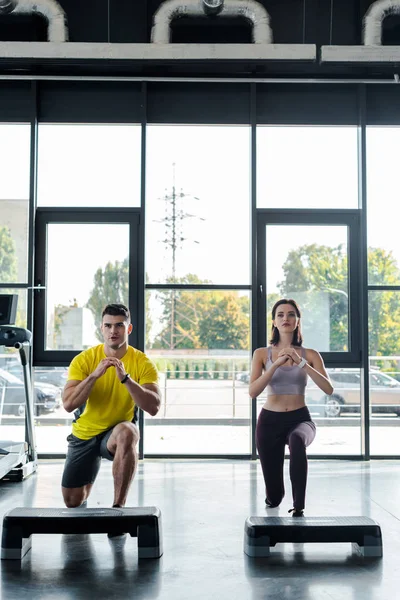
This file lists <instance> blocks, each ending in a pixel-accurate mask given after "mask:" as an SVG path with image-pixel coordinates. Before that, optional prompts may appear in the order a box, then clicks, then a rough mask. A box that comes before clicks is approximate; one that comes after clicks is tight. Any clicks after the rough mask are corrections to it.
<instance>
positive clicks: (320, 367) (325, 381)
mask: <svg viewBox="0 0 400 600" xmlns="http://www.w3.org/2000/svg"><path fill="white" fill-rule="evenodd" d="M306 354H307V363H306V365H304V367H303V368H304V369H305V370H306V372H307V375H309V376H310V377H311V379H312V380H313V382H314V383H315V384H316V385H317V386H318V387H319V388H320V390H322V391H323V392H325V394H327V395H328V396H330V395H331V394H333V386H332V384H331V381H330V379H329V375H328V373H327V372H326V369H325V365H324V361H323V360H322V357H321V355H320V354H319V352H317V351H316V350H307V351H306Z"/></svg>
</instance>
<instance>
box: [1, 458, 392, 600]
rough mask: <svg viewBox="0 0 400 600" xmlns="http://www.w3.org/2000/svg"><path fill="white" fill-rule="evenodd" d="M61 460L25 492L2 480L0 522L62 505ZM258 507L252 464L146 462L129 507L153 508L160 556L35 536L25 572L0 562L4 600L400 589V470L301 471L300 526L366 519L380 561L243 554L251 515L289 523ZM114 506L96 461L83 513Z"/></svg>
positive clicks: (128, 545) (337, 594) (296, 599)
mask: <svg viewBox="0 0 400 600" xmlns="http://www.w3.org/2000/svg"><path fill="white" fill-rule="evenodd" d="M62 468H63V461H61V460H54V461H41V462H40V466H39V471H38V472H37V474H36V475H34V476H32V477H31V478H29V479H27V480H26V481H24V482H22V483H6V482H0V488H1V499H0V508H1V512H0V514H4V513H5V512H6V511H7V510H9V509H11V508H14V507H17V506H36V507H61V506H62V500H61V492H60V479H61V473H62ZM287 468H288V464H287V462H286V463H285V475H286V485H287V491H286V497H285V498H284V501H283V503H282V505H281V507H280V508H277V509H272V510H271V509H269V510H268V511H267V510H266V508H265V505H264V491H263V482H262V476H261V469H260V465H259V463H258V462H250V461H217V460H210V461H206V460H185V461H183V460H145V461H143V462H141V463H140V465H139V468H138V473H137V475H136V478H135V481H134V483H133V486H132V489H131V492H130V495H129V501H128V505H129V506H138V505H141V506H154V505H156V506H158V507H159V508H160V509H161V512H162V518H163V534H164V555H163V556H162V557H161V559H159V560H157V559H148V560H143V559H142V560H140V561H138V554H137V540H136V538H130V537H125V538H123V539H113V540H109V539H108V538H107V535H106V534H102V535H99V534H97V535H76V536H73V535H36V536H33V538H32V540H33V541H32V550H31V551H30V552H29V553H28V554H27V555H26V556H25V558H24V559H23V560H22V562H19V561H1V565H0V568H1V598H4V599H5V600H14V599H15V600H24V599H25V598H26V599H28V598H29V599H33V598H35V599H36V598H40V599H41V600H47V599H49V600H50V599H51V600H77V599H81V598H82V599H84V598H93V599H96V600H97V599H100V598H104V599H111V598H118V599H125V598H135V600H139V599H142V598H146V599H150V598H160V599H168V600H169V599H171V600H191V599H201V600H203V599H211V598H212V599H216V600H225V599H226V600H228V599H229V600H231V599H232V598H234V599H235V600H242V599H243V600H259V599H271V600H272V599H273V600H286V599H287V600H289V599H290V600H333V599H334V600H336V599H337V600H339V599H340V600H376V599H380V600H381V599H382V600H386V599H387V598H397V597H398V593H399V586H400V561H399V559H398V556H399V549H400V541H399V540H400V520H399V519H400V462H399V461H372V462H370V463H364V462H356V461H310V462H309V483H308V494H307V506H306V514H307V515H308V516H327V515H331V516H355V515H364V516H368V517H372V518H373V519H375V520H377V521H378V523H380V525H381V527H382V535H383V559H363V558H361V557H359V556H358V555H357V554H354V553H353V552H352V549H351V544H282V545H277V546H276V547H275V549H273V550H272V552H273V555H272V556H271V557H270V558H257V559H255V558H250V557H248V556H246V555H245V554H244V552H243V530H244V522H245V519H246V517H248V516H250V515H259V516H263V515H267V514H269V515H271V516H272V515H280V516H288V514H287V510H288V509H289V508H291V501H290V500H291V495H290V485H289V481H288V478H287V475H288V474H287ZM111 504H112V475H111V463H108V462H107V461H103V464H102V467H101V470H100V473H99V476H98V479H97V482H96V484H95V486H94V488H93V492H92V496H91V497H90V499H89V507H109V506H111Z"/></svg>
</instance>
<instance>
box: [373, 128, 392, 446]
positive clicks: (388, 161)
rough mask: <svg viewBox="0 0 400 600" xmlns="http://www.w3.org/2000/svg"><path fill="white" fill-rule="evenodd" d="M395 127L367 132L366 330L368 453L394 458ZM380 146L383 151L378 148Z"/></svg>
mask: <svg viewBox="0 0 400 600" xmlns="http://www.w3.org/2000/svg"><path fill="white" fill-rule="evenodd" d="M399 146H400V128H399V127H368V128H367V219H368V221H367V225H368V284H369V286H370V291H369V293H368V332H369V339H368V343H369V394H370V406H371V454H373V455H385V454H386V455H387V454H399V446H398V439H397V437H398V434H397V429H398V426H399V422H400V419H399V415H400V375H399V373H400V344H399V340H400V292H399V291H398V287H397V289H396V286H399V285H400V242H399V231H398V223H397V219H396V217H395V215H396V214H397V204H398V198H397V196H398V194H397V178H396V171H397V166H396V156H397V149H398V147H399ZM383 148H384V151H382V149H383Z"/></svg>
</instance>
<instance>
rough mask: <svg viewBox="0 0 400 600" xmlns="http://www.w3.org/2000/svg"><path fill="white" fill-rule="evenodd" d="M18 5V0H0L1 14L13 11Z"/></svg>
mask: <svg viewBox="0 0 400 600" xmlns="http://www.w3.org/2000/svg"><path fill="white" fill-rule="evenodd" d="M16 6H17V0H0V15H8V14H10V13H12V11H13V10H14V8H15V7H16Z"/></svg>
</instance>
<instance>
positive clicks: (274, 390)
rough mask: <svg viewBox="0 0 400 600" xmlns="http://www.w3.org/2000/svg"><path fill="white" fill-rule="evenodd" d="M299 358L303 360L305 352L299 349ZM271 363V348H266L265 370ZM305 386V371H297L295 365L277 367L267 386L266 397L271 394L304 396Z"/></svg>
mask: <svg viewBox="0 0 400 600" xmlns="http://www.w3.org/2000/svg"><path fill="white" fill-rule="evenodd" d="M301 356H302V357H303V358H305V356H306V351H305V350H304V348H301ZM272 364H273V362H272V348H271V346H270V347H269V348H268V359H267V362H266V365H265V370H267V369H269V368H270V366H271V365H272ZM306 385H307V373H306V371H305V369H304V368H303V369H299V367H298V366H297V365H293V366H291V367H285V366H282V367H278V368H277V370H276V371H275V373H274V374H273V375H272V379H271V381H270V382H269V384H268V386H267V394H268V396H270V395H273V394H289V395H301V396H304V390H305V387H306Z"/></svg>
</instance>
